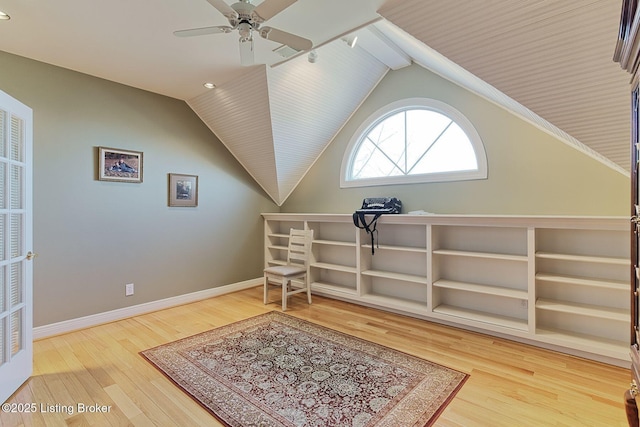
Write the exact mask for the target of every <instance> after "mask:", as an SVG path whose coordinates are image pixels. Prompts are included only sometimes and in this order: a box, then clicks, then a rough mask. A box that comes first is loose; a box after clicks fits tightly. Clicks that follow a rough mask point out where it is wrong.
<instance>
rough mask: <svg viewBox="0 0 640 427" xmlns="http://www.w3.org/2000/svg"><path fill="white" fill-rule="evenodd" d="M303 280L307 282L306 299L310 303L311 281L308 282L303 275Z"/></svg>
mask: <svg viewBox="0 0 640 427" xmlns="http://www.w3.org/2000/svg"><path fill="white" fill-rule="evenodd" d="M304 281H305V282H306V284H307V301H308V302H309V304H311V282H309V278H308V277H305V278H304Z"/></svg>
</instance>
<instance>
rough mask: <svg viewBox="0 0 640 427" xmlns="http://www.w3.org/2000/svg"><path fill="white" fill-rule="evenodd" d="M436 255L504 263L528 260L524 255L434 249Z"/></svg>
mask: <svg viewBox="0 0 640 427" xmlns="http://www.w3.org/2000/svg"><path fill="white" fill-rule="evenodd" d="M433 253H434V254H437V255H447V256H457V257H468V258H484V259H499V260H505V261H520V262H527V261H528V260H529V258H528V257H527V256H526V255H514V254H500V253H492V252H471V251H457V250H452V249H436V250H434V251H433Z"/></svg>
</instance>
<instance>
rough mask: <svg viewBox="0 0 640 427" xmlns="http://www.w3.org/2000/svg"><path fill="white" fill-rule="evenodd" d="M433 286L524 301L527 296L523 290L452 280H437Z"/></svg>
mask: <svg viewBox="0 0 640 427" xmlns="http://www.w3.org/2000/svg"><path fill="white" fill-rule="evenodd" d="M433 286H435V287H437V288H447V289H457V290H460V291H466V292H475V293H478V294H486V295H496V296H500V297H506V298H515V299H521V300H526V299H527V298H529V294H528V293H527V291H525V290H520V289H511V288H504V287H501V286H489V285H479V284H476V283H465V282H456V281H453V280H445V279H441V280H437V281H435V282H433Z"/></svg>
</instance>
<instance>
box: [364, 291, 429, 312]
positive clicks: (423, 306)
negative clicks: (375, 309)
mask: <svg viewBox="0 0 640 427" xmlns="http://www.w3.org/2000/svg"><path fill="white" fill-rule="evenodd" d="M360 299H361V300H362V301H364V302H368V303H370V304H375V305H379V306H382V307H387V308H391V309H394V310H400V311H405V312H411V313H415V314H426V313H427V303H426V302H423V303H421V302H416V301H412V300H407V299H402V298H392V297H389V296H386V295H377V294H363V295H362V296H361V297H360Z"/></svg>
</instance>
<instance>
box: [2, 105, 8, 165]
mask: <svg viewBox="0 0 640 427" xmlns="http://www.w3.org/2000/svg"><path fill="white" fill-rule="evenodd" d="M6 128H7V112H6V111H4V110H0V157H6V154H5V152H6V149H5V147H6V146H7V141H6V140H5V139H6V135H7V134H6Z"/></svg>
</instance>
